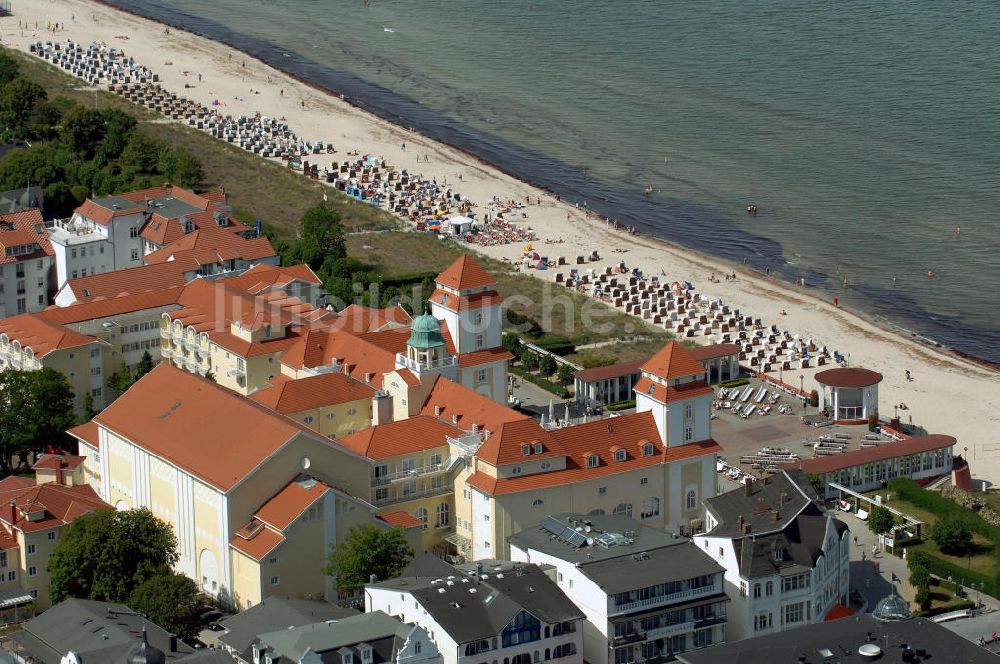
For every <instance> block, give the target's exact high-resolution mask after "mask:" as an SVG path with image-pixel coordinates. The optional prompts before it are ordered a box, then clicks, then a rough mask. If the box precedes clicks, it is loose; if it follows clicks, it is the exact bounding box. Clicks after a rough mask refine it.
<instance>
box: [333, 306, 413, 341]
mask: <svg viewBox="0 0 1000 664" xmlns="http://www.w3.org/2000/svg"><path fill="white" fill-rule="evenodd" d="M339 316H340V320H338V322H337V325H338V327H339V328H340V329H343V330H347V331H350V332H355V333H359V334H363V333H365V332H378V331H380V330H383V329H385V328H388V327H400V326H402V327H409V326H410V323H412V322H413V319H412V318H411V317H410V314H408V313H407V312H406V309H403V307H401V306H399V305H396V306H394V307H386V308H385V309H372V308H370V307H362V306H361V305H359V304H352V305H350V306H347V307H345V308H344V309H343V310H341V311H340V313H339Z"/></svg>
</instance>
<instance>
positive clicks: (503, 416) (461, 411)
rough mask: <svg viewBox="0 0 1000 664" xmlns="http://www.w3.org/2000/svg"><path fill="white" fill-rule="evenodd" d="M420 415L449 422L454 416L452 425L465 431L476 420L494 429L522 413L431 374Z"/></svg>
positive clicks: (481, 427)
mask: <svg viewBox="0 0 1000 664" xmlns="http://www.w3.org/2000/svg"><path fill="white" fill-rule="evenodd" d="M420 414H421V415H429V416H432V417H438V418H440V419H441V420H443V421H445V422H452V417H454V416H456V415H457V416H458V420H457V422H454V424H455V425H456V426H459V427H461V428H462V429H464V430H466V431H471V430H472V425H473V424H476V425H478V426H479V428H480V429H481V430H483V431H498V430H499V429H500V427H501V426H502V425H503V424H504V423H505V422H514V421H517V420H521V419H524V417H525V416H524V415H523V414H522V413H519V412H517V411H516V410H513V409H511V408H508V407H506V406H504V405H503V404H500V403H497V402H496V401H494V400H493V399H490V398H488V397H484V396H483V395H481V394H479V393H478V392H476V391H474V390H471V389H469V388H468V387H465V386H464V385H461V384H459V383H456V382H454V381H452V380H448V379H447V378H444V377H442V376H436V377H435V378H434V385H433V386H432V387H431V391H430V392H429V393H428V394H427V398H426V399H424V403H423V405H422V406H421V410H420Z"/></svg>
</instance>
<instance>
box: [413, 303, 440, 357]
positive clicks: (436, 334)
mask: <svg viewBox="0 0 1000 664" xmlns="http://www.w3.org/2000/svg"><path fill="white" fill-rule="evenodd" d="M406 345H407V346H408V347H410V348H416V349H428V348H437V347H438V346H444V337H443V336H441V321H439V320H438V319H437V318H434V316H432V315H431V309H430V305H429V304H425V305H424V313H423V314H421V315H419V316H417V317H416V318H414V319H413V324H412V325H411V326H410V338H409V339H408V340H407V342H406Z"/></svg>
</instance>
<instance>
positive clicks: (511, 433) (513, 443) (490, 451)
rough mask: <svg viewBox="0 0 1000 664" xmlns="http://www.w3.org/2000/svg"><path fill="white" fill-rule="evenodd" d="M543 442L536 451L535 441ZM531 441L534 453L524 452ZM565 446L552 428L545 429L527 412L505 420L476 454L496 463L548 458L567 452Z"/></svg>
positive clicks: (491, 462) (498, 464) (492, 463)
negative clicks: (517, 417) (539, 450)
mask: <svg viewBox="0 0 1000 664" xmlns="http://www.w3.org/2000/svg"><path fill="white" fill-rule="evenodd" d="M536 443H541V444H542V451H541V453H538V454H536V453H535V444H536ZM524 445H531V454H530V455H527V456H526V455H525V454H524V450H523V446H524ZM565 454H566V452H565V450H564V449H563V446H562V445H560V444H559V442H558V440H556V438H555V437H554V436H553V434H552V433H551V432H549V431H546V430H545V429H543V428H542V427H541V425H539V424H538V422H536V421H535V420H534V419H532V418H530V417H528V416H527V415H525V416H522V417H521V418H520V419H517V420H513V421H509V422H504V423H503V424H501V425H500V426H499V427H498V428H497V429H496V430H495V431H492V432H490V435H489V437H488V438H486V440H484V441H483V444H482V445H481V446H480V448H479V450H478V451H477V452H476V457H478V458H480V459H482V460H483V461H486V462H488V463H490V464H491V465H494V466H501V465H504V464H510V463H517V462H519V461H525V460H531V459H547V458H552V457H561V456H565Z"/></svg>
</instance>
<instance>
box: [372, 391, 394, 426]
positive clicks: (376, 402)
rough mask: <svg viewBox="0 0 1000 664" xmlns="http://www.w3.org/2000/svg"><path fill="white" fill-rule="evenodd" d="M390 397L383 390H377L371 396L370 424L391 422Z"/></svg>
mask: <svg viewBox="0 0 1000 664" xmlns="http://www.w3.org/2000/svg"><path fill="white" fill-rule="evenodd" d="M392 418H393V414H392V397H390V396H389V394H388V393H387V392H385V391H384V390H377V391H376V392H375V394H374V395H373V396H372V426H375V425H377V424H388V423H389V422H392Z"/></svg>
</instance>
